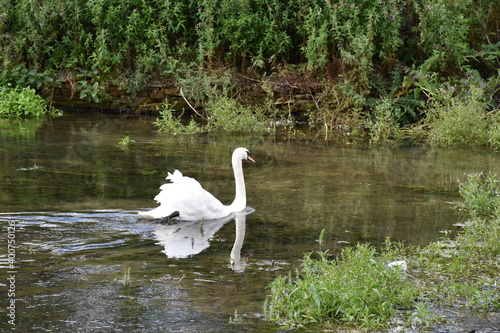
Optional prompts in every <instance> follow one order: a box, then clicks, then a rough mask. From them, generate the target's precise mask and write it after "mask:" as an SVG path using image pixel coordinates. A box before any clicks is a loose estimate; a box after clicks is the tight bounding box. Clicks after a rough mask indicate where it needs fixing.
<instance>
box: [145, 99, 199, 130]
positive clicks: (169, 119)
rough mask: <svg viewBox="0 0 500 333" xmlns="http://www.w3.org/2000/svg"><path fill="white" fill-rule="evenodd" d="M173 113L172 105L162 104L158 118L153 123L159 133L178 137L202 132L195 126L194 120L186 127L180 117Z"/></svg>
mask: <svg viewBox="0 0 500 333" xmlns="http://www.w3.org/2000/svg"><path fill="white" fill-rule="evenodd" d="M174 112H175V111H174V110H173V109H172V105H171V104H170V103H168V101H167V102H165V103H164V104H163V109H162V110H160V117H158V119H156V121H155V122H154V124H155V126H156V127H158V131H159V132H160V133H164V134H171V135H180V134H194V133H198V132H201V131H202V128H201V127H200V126H199V125H198V124H196V121H195V120H194V119H191V120H190V121H189V123H188V124H187V125H184V124H183V122H182V120H181V117H176V116H175V115H174Z"/></svg>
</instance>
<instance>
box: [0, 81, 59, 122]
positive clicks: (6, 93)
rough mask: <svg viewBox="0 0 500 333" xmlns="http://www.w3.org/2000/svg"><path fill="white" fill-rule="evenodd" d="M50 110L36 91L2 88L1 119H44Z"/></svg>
mask: <svg viewBox="0 0 500 333" xmlns="http://www.w3.org/2000/svg"><path fill="white" fill-rule="evenodd" d="M49 110H50V108H49V107H47V105H46V103H45V100H44V99H43V98H42V97H40V96H38V95H37V94H36V92H35V90H34V89H31V88H29V87H28V88H18V87H16V88H12V87H11V86H0V117H15V118H23V117H42V116H44V115H45V114H46V113H48V112H49Z"/></svg>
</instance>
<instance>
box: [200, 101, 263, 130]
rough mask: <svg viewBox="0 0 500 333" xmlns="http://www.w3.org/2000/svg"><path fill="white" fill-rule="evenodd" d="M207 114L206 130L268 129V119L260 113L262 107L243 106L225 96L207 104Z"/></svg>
mask: <svg viewBox="0 0 500 333" xmlns="http://www.w3.org/2000/svg"><path fill="white" fill-rule="evenodd" d="M207 114H208V124H207V130H208V131H214V132H226V133H231V132H233V133H260V134H264V133H267V132H268V131H269V120H268V119H267V117H266V116H265V115H264V114H263V113H262V109H260V108H253V109H252V108H250V107H246V106H243V105H241V104H240V103H238V102H237V101H236V100H234V99H230V98H227V97H221V98H219V99H217V100H213V101H212V102H211V103H210V104H208V105H207Z"/></svg>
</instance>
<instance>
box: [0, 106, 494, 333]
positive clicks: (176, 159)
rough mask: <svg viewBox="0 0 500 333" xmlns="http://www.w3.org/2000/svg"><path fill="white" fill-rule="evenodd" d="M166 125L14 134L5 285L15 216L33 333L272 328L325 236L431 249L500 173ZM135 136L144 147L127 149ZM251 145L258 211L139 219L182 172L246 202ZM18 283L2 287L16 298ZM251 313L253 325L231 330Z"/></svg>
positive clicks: (4, 181)
mask: <svg viewBox="0 0 500 333" xmlns="http://www.w3.org/2000/svg"><path fill="white" fill-rule="evenodd" d="M152 120H153V119H151V118H122V117H118V116H109V115H99V114H96V115H83V116H81V115H69V116H66V117H63V118H59V119H54V120H52V121H50V122H43V123H32V122H30V123H29V124H25V125H23V124H21V125H20V126H18V127H17V129H16V127H15V126H12V124H5V123H1V124H0V125H1V127H0V128H1V129H2V131H1V132H0V163H2V164H1V165H0V226H1V228H2V229H1V232H2V237H1V238H0V270H1V271H2V275H1V276H5V275H6V271H7V269H8V260H7V259H8V258H7V242H6V234H7V225H8V224H9V222H12V223H14V224H15V225H16V234H15V236H16V243H17V245H18V247H17V250H16V270H17V275H16V298H17V301H16V305H17V308H16V311H17V313H16V314H17V319H16V325H17V326H16V328H17V329H18V330H19V331H44V330H47V331H51V330H52V331H63V332H65V331H74V329H75V328H79V329H80V330H81V331H84V332H87V331H88V332H110V331H139V332H156V331H162V329H164V331H168V332H223V331H231V330H234V331H241V330H248V331H251V330H253V331H265V330H266V329H270V330H272V328H269V326H268V325H267V324H266V323H265V322H264V321H262V320H261V312H262V305H263V300H264V298H265V295H266V293H267V292H268V291H267V290H266V289H265V287H266V286H267V285H268V284H269V283H270V282H271V281H272V280H273V279H274V278H275V277H276V275H277V274H287V273H288V271H289V270H290V269H293V268H294V267H296V266H297V265H298V264H299V261H300V259H301V258H302V254H303V253H304V252H307V251H311V250H313V249H314V248H315V247H316V244H317V243H316V239H317V238H318V236H319V233H320V232H321V230H322V229H325V235H326V245H325V247H326V248H329V249H330V251H332V252H335V251H337V250H339V249H340V248H341V247H343V246H347V245H348V244H352V243H355V242H358V241H369V242H371V243H373V244H375V245H377V244H379V243H380V242H382V241H383V240H384V238H385V237H387V236H390V237H391V238H392V239H395V240H400V241H405V242H407V243H409V244H426V243H429V242H432V241H434V240H436V239H438V238H439V236H440V232H442V231H443V230H448V229H451V228H453V224H454V223H456V222H457V221H458V219H459V217H458V216H457V214H456V212H455V211H454V209H453V205H452V204H451V203H452V202H456V201H458V200H460V198H459V196H458V183H459V182H460V181H463V180H464V179H465V174H466V173H471V172H480V171H484V172H485V173H487V172H493V173H500V163H499V162H500V161H499V158H498V156H496V155H490V154H488V153H485V152H478V151H459V150H438V149H428V148H422V147H408V148H399V149H365V148H353V147H338V146H330V145H327V144H309V143H307V142H275V141H272V140H265V139H262V138H255V137H249V136H247V137H215V136H210V135H200V136H196V137H190V136H189V137H183V136H181V137H170V136H160V135H158V134H156V133H155V131H154V127H153V126H152V125H151V121H152ZM9 126H10V127H9ZM23 126H24V127H23ZM7 128H8V130H6V129H7ZM124 136H129V137H130V138H131V139H133V140H134V141H135V142H134V143H130V144H129V145H127V146H125V147H120V146H119V145H118V142H119V141H120V140H121V139H122V138H123V137H124ZM238 146H245V147H247V148H249V149H251V150H252V153H253V157H254V158H255V159H256V160H257V164H255V165H249V164H247V165H245V166H244V168H245V180H246V184H247V197H248V205H249V206H251V207H253V208H254V209H255V211H253V212H252V213H251V214H249V215H245V214H236V215H235V216H232V217H231V218H228V219H225V220H221V221H215V222H214V221H204V223H199V222H196V223H192V224H183V225H167V226H163V225H159V224H153V223H146V222H141V221H137V219H136V211H137V210H143V209H148V208H153V207H155V206H156V203H155V202H154V201H153V199H152V198H153V197H154V196H155V195H156V194H157V193H158V187H159V186H160V185H161V184H163V183H164V182H165V179H164V178H165V176H166V173H167V171H172V170H174V169H179V170H181V171H182V172H183V174H185V175H187V176H191V177H194V178H196V179H198V180H199V181H200V183H201V184H202V185H203V186H204V187H205V189H207V190H208V191H210V192H211V193H213V194H214V195H215V196H216V197H217V198H220V199H221V201H222V202H223V203H226V204H228V203H230V202H231V200H232V199H233V198H234V184H233V175H232V171H231V165H230V156H231V153H232V151H233V149H234V148H235V147H238ZM209 222H210V223H209ZM211 222H214V223H211ZM129 268H130V270H129ZM127 271H130V278H127V274H126V273H127ZM4 273H5V274H4ZM128 282H130V283H128ZM6 288H7V281H6V280H5V279H4V280H0V292H1V293H2V295H5V294H6ZM6 302H7V298H5V297H2V298H1V299H0V303H1V304H0V306H1V308H2V309H5V308H6V306H7V303H6ZM235 311H237V313H238V314H239V317H238V318H239V319H241V321H239V322H238V323H236V324H234V323H233V324H231V323H229V321H230V317H233V318H234V316H235ZM7 329H10V326H9V325H8V323H7V321H6V320H1V321H0V331H3V330H7Z"/></svg>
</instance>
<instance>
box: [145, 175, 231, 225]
mask: <svg viewBox="0 0 500 333" xmlns="http://www.w3.org/2000/svg"><path fill="white" fill-rule="evenodd" d="M176 171H177V170H176ZM168 179H169V180H171V181H172V182H171V183H167V184H163V185H162V186H161V187H160V189H161V191H160V193H158V195H157V196H156V197H155V200H156V201H157V202H158V203H159V204H160V207H158V209H161V210H162V211H170V212H174V211H178V212H179V217H180V218H181V219H183V220H199V219H203V218H204V219H206V220H210V219H214V218H220V217H221V216H225V215H226V214H227V215H229V213H230V212H227V213H226V210H228V208H227V206H224V205H223V204H222V203H221V202H220V201H219V200H218V199H217V198H216V197H214V196H213V195H212V194H211V193H210V192H208V191H206V190H205V189H204V188H203V187H202V186H201V185H200V183H199V182H198V181H197V180H196V179H193V178H190V177H184V176H182V174H181V173H180V172H178V171H177V172H174V173H173V174H169V177H168Z"/></svg>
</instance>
